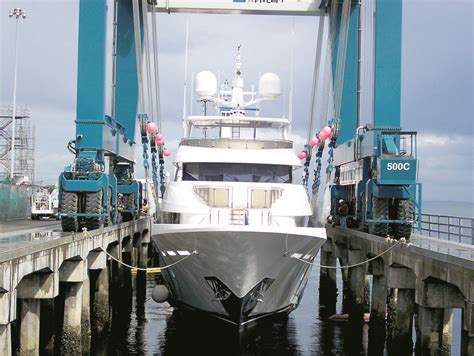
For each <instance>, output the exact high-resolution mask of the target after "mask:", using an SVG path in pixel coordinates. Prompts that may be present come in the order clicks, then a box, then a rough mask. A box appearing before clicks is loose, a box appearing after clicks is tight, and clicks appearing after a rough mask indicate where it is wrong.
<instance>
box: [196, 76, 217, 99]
mask: <svg viewBox="0 0 474 356" xmlns="http://www.w3.org/2000/svg"><path fill="white" fill-rule="evenodd" d="M194 92H195V93H196V94H197V95H199V96H200V97H210V96H213V95H214V94H215V93H216V92H217V78H216V76H215V75H214V74H213V73H212V72H209V71H207V70H204V71H202V72H199V73H198V74H197V75H196V78H195V80H194Z"/></svg>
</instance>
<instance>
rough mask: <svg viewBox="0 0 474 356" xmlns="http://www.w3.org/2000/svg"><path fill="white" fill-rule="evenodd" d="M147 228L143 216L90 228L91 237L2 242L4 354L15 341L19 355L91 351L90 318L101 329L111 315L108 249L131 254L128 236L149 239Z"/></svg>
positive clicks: (0, 339) (0, 346) (0, 335)
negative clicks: (96, 228) (94, 228)
mask: <svg viewBox="0 0 474 356" xmlns="http://www.w3.org/2000/svg"><path fill="white" fill-rule="evenodd" d="M149 227H150V221H149V219H148V218H143V219H139V220H134V221H130V222H126V223H122V224H119V225H115V226H110V227H107V228H104V229H99V230H95V231H91V232H90V235H91V236H92V237H89V236H84V235H83V234H82V233H70V234H59V233H56V234H55V235H54V234H52V235H51V236H52V237H54V238H52V239H50V240H39V241H34V240H33V241H32V240H28V241H27V242H25V243H19V244H18V246H15V247H14V248H13V249H12V248H11V246H8V245H7V247H6V248H5V247H3V246H0V355H2V356H3V355H7V356H9V355H12V354H13V353H14V352H13V351H14V350H13V348H16V347H17V346H16V345H18V349H19V354H20V355H38V354H40V353H41V354H53V353H55V354H57V353H60V354H67V355H73V354H81V353H83V352H84V353H89V352H90V351H91V320H92V321H93V322H94V330H95V331H96V332H97V333H101V332H103V331H104V330H106V329H107V327H108V323H109V320H110V312H109V310H110V298H109V271H110V270H109V265H110V264H111V262H110V258H109V257H108V256H107V255H106V254H105V252H104V250H106V251H107V250H108V248H109V246H116V250H115V255H114V257H115V256H118V259H121V257H122V255H123V256H127V254H126V253H123V252H124V251H126V250H127V247H129V245H132V244H131V243H130V244H129V245H127V241H132V237H133V236H139V237H140V240H141V241H143V237H142V236H145V237H147V239H148V240H149V237H148V236H149V234H148V231H149ZM123 242H124V243H123ZM128 251H129V250H128ZM127 262H130V261H127ZM123 275H124V278H127V277H129V279H130V276H131V275H130V273H128V274H126V273H124V274H123ZM90 277H92V279H91V278H90ZM91 282H93V283H92V284H91ZM123 285H126V286H129V287H130V288H131V286H132V283H131V281H130V280H128V281H124V283H123ZM60 290H61V294H60ZM91 296H92V298H91ZM92 300H93V303H92V305H91V304H90V303H91V301H92ZM17 304H18V305H19V308H18V310H19V311H20V315H17ZM91 306H92V308H91ZM91 309H92V310H91ZM12 322H15V325H18V332H16V331H15V332H14V330H16V327H15V328H13V330H12ZM58 324H59V325H58Z"/></svg>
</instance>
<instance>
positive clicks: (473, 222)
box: [471, 219, 474, 245]
mask: <svg viewBox="0 0 474 356" xmlns="http://www.w3.org/2000/svg"><path fill="white" fill-rule="evenodd" d="M471 245H474V219H471Z"/></svg>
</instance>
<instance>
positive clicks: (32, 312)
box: [19, 298, 41, 356]
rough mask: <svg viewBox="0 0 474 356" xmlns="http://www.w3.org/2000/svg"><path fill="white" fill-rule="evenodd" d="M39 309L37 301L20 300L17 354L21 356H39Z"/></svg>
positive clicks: (39, 304)
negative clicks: (18, 347) (18, 348)
mask: <svg viewBox="0 0 474 356" xmlns="http://www.w3.org/2000/svg"><path fill="white" fill-rule="evenodd" d="M40 307H41V303H40V300H39V299H33V298H30V299H21V302H20V308H21V317H20V350H19V354H20V355H22V356H28V355H39V341H40V310H41V308H40Z"/></svg>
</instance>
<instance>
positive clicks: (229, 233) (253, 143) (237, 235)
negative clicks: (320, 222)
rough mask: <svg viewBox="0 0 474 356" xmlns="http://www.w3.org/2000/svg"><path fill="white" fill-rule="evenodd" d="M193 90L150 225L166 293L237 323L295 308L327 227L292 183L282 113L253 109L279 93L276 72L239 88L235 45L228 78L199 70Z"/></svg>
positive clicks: (179, 303) (291, 155) (182, 304)
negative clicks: (190, 112)
mask: <svg viewBox="0 0 474 356" xmlns="http://www.w3.org/2000/svg"><path fill="white" fill-rule="evenodd" d="M194 91H195V93H196V94H197V95H198V96H199V97H200V99H201V100H200V101H201V102H202V103H203V107H204V110H203V115H200V116H188V117H186V118H184V123H183V124H184V137H183V139H182V140H181V143H180V146H179V149H178V151H177V153H176V157H175V161H174V164H175V167H176V172H175V175H174V179H172V182H170V183H169V184H168V185H167V187H166V192H165V194H164V196H163V199H162V202H161V205H160V209H161V214H162V216H163V219H162V222H165V223H160V224H155V225H154V226H153V233H152V239H153V243H154V244H155V245H156V247H157V249H158V250H159V251H160V265H161V266H162V275H163V279H164V281H165V284H166V287H167V289H168V290H169V302H170V303H171V304H172V305H173V306H176V307H178V308H181V309H187V310H194V311H201V312H204V313H206V314H209V315H211V316H214V317H216V318H219V319H222V320H225V321H227V322H229V323H232V324H234V325H236V326H237V327H238V328H239V330H242V329H244V328H246V327H247V326H248V325H250V324H251V323H252V322H253V321H256V320H258V319H261V318H263V317H265V316H268V315H272V314H276V313H289V312H290V311H291V310H293V309H294V308H296V307H297V305H298V302H299V300H300V298H301V296H302V294H303V290H304V288H305V285H306V282H307V279H308V275H309V273H310V270H311V266H312V265H311V263H312V262H313V260H314V259H315V257H316V255H317V253H318V252H319V249H320V247H321V246H322V244H323V243H324V242H325V241H326V233H325V230H324V229H320V228H309V227H306V220H307V218H308V217H309V216H310V215H311V207H310V203H309V200H308V196H307V194H306V190H305V188H304V187H303V186H302V185H301V184H297V183H294V176H293V173H294V171H295V170H296V169H298V168H300V166H301V163H300V160H299V159H298V157H297V155H296V154H295V152H294V150H293V142H292V141H291V139H290V137H289V130H290V125H291V122H290V121H289V120H288V119H286V118H266V117H260V116H259V104H260V103H261V102H262V101H268V100H273V99H275V98H276V97H277V96H278V95H280V80H279V78H278V77H277V76H276V75H275V74H272V73H267V74H264V75H263V76H262V77H261V78H260V81H259V93H258V97H257V93H256V92H254V91H250V92H246V91H244V82H243V79H242V73H241V62H240V46H239V48H238V55H237V65H236V72H235V77H234V80H233V83H232V86H231V87H230V88H229V84H228V83H227V82H225V83H224V84H223V85H222V86H221V87H220V90H219V92H217V80H216V77H215V76H214V75H213V74H212V73H210V72H207V71H205V72H200V73H199V74H198V75H197V76H196V79H195V88H194ZM216 94H217V95H216ZM244 98H249V99H250V100H248V101H245V100H244ZM209 104H211V105H212V106H213V107H214V111H215V114H214V115H207V114H208V113H207V111H208V110H207V105H209Z"/></svg>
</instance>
